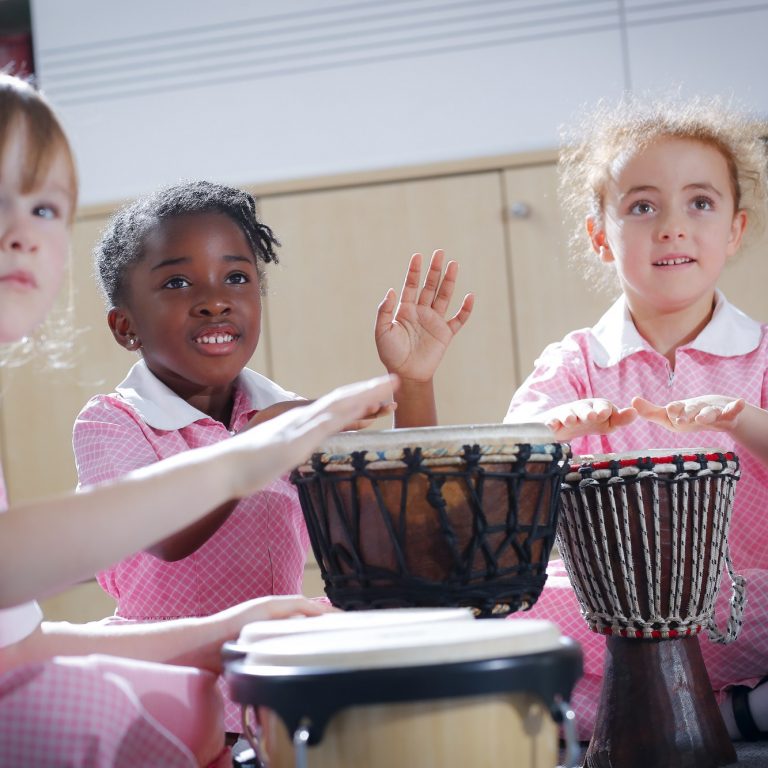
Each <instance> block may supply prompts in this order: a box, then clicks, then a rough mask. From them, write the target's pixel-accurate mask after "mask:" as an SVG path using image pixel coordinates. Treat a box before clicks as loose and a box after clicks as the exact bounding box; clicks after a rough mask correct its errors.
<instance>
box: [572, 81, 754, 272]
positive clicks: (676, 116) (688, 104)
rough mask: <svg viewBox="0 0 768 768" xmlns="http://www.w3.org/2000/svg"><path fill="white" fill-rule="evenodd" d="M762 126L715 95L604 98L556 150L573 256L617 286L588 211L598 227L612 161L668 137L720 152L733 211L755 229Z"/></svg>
mask: <svg viewBox="0 0 768 768" xmlns="http://www.w3.org/2000/svg"><path fill="white" fill-rule="evenodd" d="M767 128H768V127H767V126H766V125H765V123H763V122H761V121H759V120H757V119H754V118H752V117H751V116H749V115H748V114H746V113H744V112H743V111H741V110H738V109H735V108H733V107H731V106H729V105H727V104H725V103H723V102H722V101H721V100H720V99H718V98H694V99H689V100H682V99H679V98H668V99H655V100H652V101H644V100H643V99H642V98H638V97H634V96H627V97H625V98H624V99H623V100H621V101H620V102H619V103H618V104H608V103H605V102H601V103H600V104H598V106H597V107H596V108H595V109H594V110H592V111H591V112H590V113H589V114H586V115H585V116H584V118H583V120H582V121H580V122H579V123H578V124H577V125H576V127H575V130H572V131H570V132H569V133H570V136H568V135H566V136H565V137H564V140H565V148H564V149H562V150H561V153H560V162H559V172H560V199H561V202H562V205H563V208H564V210H565V212H566V215H567V217H568V218H569V220H570V222H571V223H572V225H573V230H572V235H571V241H570V242H571V246H572V254H573V256H574V257H575V258H576V259H579V260H580V261H581V262H582V264H583V265H586V272H587V274H588V276H589V277H591V278H593V279H594V280H595V282H596V283H597V284H599V285H601V286H602V287H606V286H609V285H611V286H613V285H615V281H614V280H613V270H609V269H605V265H603V264H602V263H601V262H600V261H599V260H598V259H597V257H596V256H595V254H594V252H593V250H592V243H591V242H590V240H589V237H588V236H587V232H586V227H585V224H584V222H585V220H586V218H587V217H588V216H591V217H593V218H594V220H595V222H596V223H597V225H598V227H602V224H603V195H604V191H605V186H606V183H607V182H608V180H609V177H610V173H611V168H612V167H613V166H614V164H615V162H616V161H617V160H618V159H620V158H628V157H631V156H633V155H636V154H637V153H638V152H642V151H643V150H644V149H645V148H646V147H648V146H649V145H650V144H652V143H653V142H655V141H658V140H659V139H661V138H667V137H669V138H678V139H688V140H691V141H698V142H701V143H703V144H706V145H708V146H711V147H713V148H714V149H716V150H717V151H718V152H720V154H721V155H722V156H723V158H724V159H725V161H726V164H727V166H728V172H729V176H730V182H731V191H732V193H733V199H734V203H735V206H736V210H741V211H745V212H746V213H747V218H748V221H749V224H750V229H751V230H752V229H755V230H759V229H760V228H761V227H762V226H763V224H764V216H765V210H766V204H767V203H768V163H767V162H766V150H765V144H764V135H765V133H766V129H767Z"/></svg>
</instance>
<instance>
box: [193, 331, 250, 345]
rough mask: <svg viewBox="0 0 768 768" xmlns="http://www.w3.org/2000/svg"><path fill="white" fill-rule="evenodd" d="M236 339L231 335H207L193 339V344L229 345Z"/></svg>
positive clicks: (236, 337)
mask: <svg viewBox="0 0 768 768" xmlns="http://www.w3.org/2000/svg"><path fill="white" fill-rule="evenodd" d="M238 338H240V337H239V336H235V335H233V334H231V333H208V334H205V335H204V336H198V337H197V338H196V339H195V344H229V343H230V342H232V341H235V340H236V339H238Z"/></svg>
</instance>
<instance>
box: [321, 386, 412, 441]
mask: <svg viewBox="0 0 768 768" xmlns="http://www.w3.org/2000/svg"><path fill="white" fill-rule="evenodd" d="M397 384H398V378H397V376H395V375H393V374H389V375H387V376H378V377H376V378H374V379H368V380H367V381H360V382H357V383H355V384H347V385H346V386H344V387H339V388H338V389H336V390H334V391H333V392H331V393H330V394H328V395H326V396H325V397H322V398H320V400H318V401H317V405H318V407H319V412H323V411H325V412H327V413H329V414H330V415H331V416H332V417H334V421H336V422H340V423H339V424H338V426H339V428H340V427H341V426H343V425H344V424H349V423H351V422H353V421H357V420H359V419H362V418H364V417H365V416H366V415H367V414H369V413H375V412H377V411H379V410H380V409H382V408H386V407H388V405H389V404H390V403H391V402H392V390H393V389H396V388H397Z"/></svg>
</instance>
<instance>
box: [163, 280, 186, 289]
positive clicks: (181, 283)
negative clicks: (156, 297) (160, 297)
mask: <svg viewBox="0 0 768 768" xmlns="http://www.w3.org/2000/svg"><path fill="white" fill-rule="evenodd" d="M188 287H189V280H187V278H186V277H172V278H171V279H170V280H166V281H165V282H164V283H163V288H171V289H175V288H188Z"/></svg>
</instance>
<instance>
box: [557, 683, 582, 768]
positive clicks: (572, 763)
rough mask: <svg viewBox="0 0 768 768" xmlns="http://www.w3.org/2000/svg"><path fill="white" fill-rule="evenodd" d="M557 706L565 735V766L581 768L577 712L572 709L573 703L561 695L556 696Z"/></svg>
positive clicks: (564, 767) (565, 767)
mask: <svg viewBox="0 0 768 768" xmlns="http://www.w3.org/2000/svg"><path fill="white" fill-rule="evenodd" d="M555 707H556V708H557V712H558V714H559V716H560V720H561V725H562V727H563V736H565V763H564V766H563V768H579V766H580V765H581V749H580V747H579V742H578V739H577V738H576V713H575V712H574V711H573V710H572V709H571V705H570V704H569V703H568V702H567V701H564V700H563V699H562V697H561V696H559V695H556V696H555Z"/></svg>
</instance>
